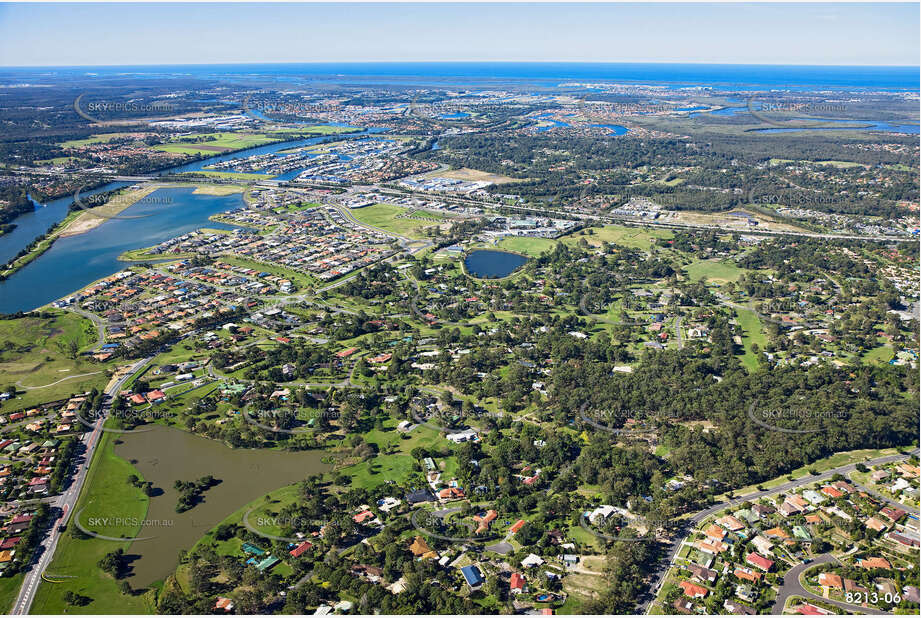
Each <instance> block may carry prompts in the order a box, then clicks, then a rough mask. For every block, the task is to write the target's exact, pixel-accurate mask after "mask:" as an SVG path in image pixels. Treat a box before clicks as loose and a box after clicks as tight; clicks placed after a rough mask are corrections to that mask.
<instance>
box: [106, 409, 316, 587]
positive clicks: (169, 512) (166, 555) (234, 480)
mask: <svg viewBox="0 0 921 618" xmlns="http://www.w3.org/2000/svg"><path fill="white" fill-rule="evenodd" d="M151 427H152V430H151V431H144V432H139V433H132V434H125V435H122V436H120V439H121V443H120V444H116V446H115V454H116V455H118V456H119V457H122V458H124V459H126V460H128V461H130V462H132V463H133V464H134V467H135V468H137V470H138V471H139V472H140V473H141V474H142V475H143V477H144V479H145V480H147V481H150V482H152V483H153V486H154V487H155V488H157V489H162V490H163V493H162V494H160V495H155V496H153V497H151V498H150V506H149V507H148V510H147V520H149V521H152V522H156V521H158V520H159V521H163V520H170V521H171V524H172V525H170V526H164V525H158V526H149V525H145V526H144V527H143V528H141V531H140V532H139V533H138V538H144V537H154V538H151V539H148V540H143V541H137V542H135V543H132V545H131V548H130V549H129V550H128V553H129V554H135V555H139V556H140V557H139V558H137V559H136V560H134V561H133V562H132V563H131V567H132V573H131V576H130V577H129V581H130V582H131V585H132V586H134V587H136V588H139V587H144V586H147V585H149V584H151V583H153V582H155V581H157V580H160V579H163V578H165V577H166V576H167V575H169V574H171V573H172V572H173V571H174V570H175V569H176V567H177V565H178V564H179V550H180V549H186V550H188V549H191V547H192V546H193V545H194V544H195V542H196V541H198V540H199V539H200V538H201V537H203V536H204V535H205V534H206V533H207V532H208V531H209V530H210V529H211V528H213V527H214V526H216V525H217V524H219V523H220V522H221V521H223V520H224V519H225V518H226V517H228V516H229V515H231V514H232V513H234V512H236V511H237V510H238V509H240V508H241V507H243V506H244V505H246V504H248V503H249V502H252V501H253V500H256V499H257V498H259V497H261V496H264V495H265V494H267V493H270V492H272V491H274V490H276V489H278V488H280V487H284V486H286V485H291V484H292V483H296V482H298V481H300V480H303V479H305V478H307V477H308V476H310V475H312V474H321V473H324V472H327V471H328V470H329V469H330V466H329V465H328V464H325V463H323V462H322V458H323V457H324V456H325V455H326V453H325V452H324V451H299V452H288V451H276V450H259V449H232V448H229V447H227V446H224V444H222V443H221V442H217V441H215V440H209V439H208V438H203V437H201V436H197V435H195V434H192V433H188V432H185V431H181V430H179V429H175V428H172V427H164V426H163V425H152V426H151ZM208 474H210V475H212V476H214V477H215V478H216V479H219V480H220V481H221V482H220V484H218V485H216V486H214V487H212V488H211V489H209V490H207V491H205V493H204V495H203V501H202V502H200V503H199V504H197V505H196V506H194V507H193V508H192V509H190V510H188V511H186V512H184V513H177V512H176V503H177V499H178V495H179V493H178V492H177V491H176V489H175V488H174V487H173V483H175V482H176V481H177V480H182V481H194V480H197V479H199V478H201V477H203V476H206V475H208Z"/></svg>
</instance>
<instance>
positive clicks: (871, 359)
mask: <svg viewBox="0 0 921 618" xmlns="http://www.w3.org/2000/svg"><path fill="white" fill-rule="evenodd" d="M892 356H893V351H892V346H891V345H888V344H887V345H880V346H878V347H875V348H873V349H872V350H869V351H868V352H866V353H865V354H864V355H863V356H862V360H863V361H864V362H866V363H874V364H880V363H888V362H889V361H891V360H892Z"/></svg>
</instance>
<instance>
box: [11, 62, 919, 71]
mask: <svg viewBox="0 0 921 618" xmlns="http://www.w3.org/2000/svg"><path fill="white" fill-rule="evenodd" d="M474 63H476V64H572V65H577V64H581V65H591V64H594V65H629V64H672V65H688V66H740V67H745V66H748V67H821V68H850V67H859V68H880V69H884V68H892V69H918V70H919V71H921V65H916V64H809V63H795V64H789V63H782V64H781V63H771V62H754V63H752V62H711V61H690V62H689V61H682V62H676V61H672V60H640V61H637V60H634V61H623V60H289V61H222V62H205V63H201V62H199V63H193V62H180V63H169V62H163V63H135V64H70V65H68V64H22V65H12V64H10V65H5V64H0V68H2V69H41V68H45V69H86V68H120V67H158V66H175V67H206V66H231V65H296V64H312V65H322V64H344V65H348V64H474Z"/></svg>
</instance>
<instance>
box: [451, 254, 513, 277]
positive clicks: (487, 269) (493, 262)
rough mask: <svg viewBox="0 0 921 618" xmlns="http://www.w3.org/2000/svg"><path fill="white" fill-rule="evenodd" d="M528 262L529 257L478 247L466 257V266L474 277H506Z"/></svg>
mask: <svg viewBox="0 0 921 618" xmlns="http://www.w3.org/2000/svg"><path fill="white" fill-rule="evenodd" d="M527 262H528V258H526V257H524V256H522V255H518V254H517V253H509V252H508V251H490V250H488V249H477V250H476V251H471V252H470V254H469V255H468V256H467V257H466V258H464V266H465V267H466V268H467V272H469V273H470V274H471V275H473V276H474V277H480V278H483V279H496V278H498V277H506V276H508V275H510V274H512V273H513V272H515V271H516V270H518V269H519V268H521V267H522V266H524V265H525V264H526V263H527Z"/></svg>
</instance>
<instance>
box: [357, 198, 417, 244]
mask: <svg viewBox="0 0 921 618" xmlns="http://www.w3.org/2000/svg"><path fill="white" fill-rule="evenodd" d="M349 212H350V213H351V214H352V216H353V217H355V218H356V219H358V220H359V221H361V222H362V223H367V224H368V225H372V226H374V227H377V228H380V229H382V230H384V231H387V232H390V233H392V234H399V235H400V236H407V237H409V238H423V237H424V235H423V234H422V232H421V230H422V229H423V228H425V227H429V226H431V225H433V224H432V223H428V222H426V221H419V220H418V219H401V218H398V217H399V215H405V214H407V213H408V212H409V210H408V209H407V208H402V207H400V206H392V205H390V204H375V205H374V206H365V207H364V208H356V209H350V210H349Z"/></svg>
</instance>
